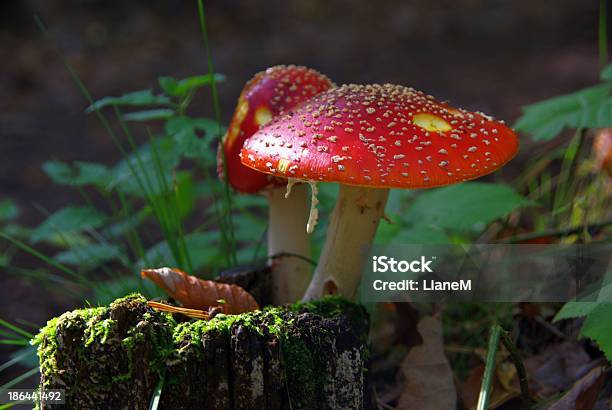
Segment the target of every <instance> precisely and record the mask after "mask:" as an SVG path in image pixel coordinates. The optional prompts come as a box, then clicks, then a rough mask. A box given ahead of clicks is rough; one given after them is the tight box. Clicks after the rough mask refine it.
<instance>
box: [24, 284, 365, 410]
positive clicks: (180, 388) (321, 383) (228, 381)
mask: <svg viewBox="0 0 612 410" xmlns="http://www.w3.org/2000/svg"><path fill="white" fill-rule="evenodd" d="M178 320H184V318H183V317H179V316H175V317H172V316H170V315H169V314H165V313H160V312H157V311H154V310H152V309H151V308H149V307H148V306H147V305H146V300H145V299H144V298H143V297H141V296H139V295H132V296H129V297H126V298H123V299H119V300H117V301H115V302H114V303H112V304H111V305H110V306H109V307H101V308H91V309H82V310H77V311H73V312H68V313H65V314H64V315H62V316H60V317H59V318H55V319H52V320H51V321H49V323H48V325H47V326H46V327H45V328H43V329H42V330H41V332H40V334H39V335H38V336H37V337H36V343H37V344H38V351H39V357H40V361H41V374H42V376H41V388H42V389H43V390H46V389H65V390H66V405H65V408H74V409H147V408H148V406H149V402H150V400H151V397H152V396H153V394H154V392H155V390H156V386H158V383H159V380H160V378H161V377H164V383H163V385H162V390H161V400H160V404H159V408H160V409H215V410H216V409H289V408H291V409H332V408H350V409H358V408H370V407H371V404H370V403H371V398H372V395H371V392H370V389H369V388H368V387H367V383H366V382H365V381H364V380H365V379H364V375H365V368H366V363H367V356H368V348H367V333H368V327H369V324H368V316H367V313H366V312H365V310H364V309H363V307H361V306H359V305H356V304H353V303H351V302H348V301H346V300H345V299H342V298H339V297H331V298H326V299H324V300H321V301H315V302H310V303H306V304H296V305H289V306H284V307H277V308H267V309H264V310H263V311H257V312H250V313H245V314H242V315H234V316H230V315H218V316H216V317H215V318H213V319H211V320H210V321H200V320H191V321H183V322H180V323H179V322H177V321H178ZM40 407H41V408H47V406H46V405H45V404H44V403H43V404H41V406H40Z"/></svg>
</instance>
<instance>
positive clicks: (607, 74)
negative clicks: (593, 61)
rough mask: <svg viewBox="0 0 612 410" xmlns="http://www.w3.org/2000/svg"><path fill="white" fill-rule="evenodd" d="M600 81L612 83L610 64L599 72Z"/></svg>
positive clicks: (611, 65) (611, 67)
mask: <svg viewBox="0 0 612 410" xmlns="http://www.w3.org/2000/svg"><path fill="white" fill-rule="evenodd" d="M601 79H602V80H604V81H612V64H608V65H607V66H605V67H604V68H603V70H601Z"/></svg>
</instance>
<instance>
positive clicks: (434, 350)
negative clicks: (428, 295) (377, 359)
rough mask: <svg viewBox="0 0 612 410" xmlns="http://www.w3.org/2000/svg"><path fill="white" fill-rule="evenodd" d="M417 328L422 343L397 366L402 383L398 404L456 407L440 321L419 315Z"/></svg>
mask: <svg viewBox="0 0 612 410" xmlns="http://www.w3.org/2000/svg"><path fill="white" fill-rule="evenodd" d="M417 330H418V332H419V334H420V335H421V337H422V338H423V343H422V344H420V345H418V346H414V347H413V348H412V349H410V351H409V352H408V354H407V355H406V357H405V358H404V360H403V361H402V364H401V368H400V375H401V376H403V378H404V380H405V385H404V388H403V390H402V394H401V395H400V399H399V403H398V406H397V408H398V409H403V410H428V409H432V410H445V409H453V410H454V409H456V408H457V392H456V390H455V384H454V382H453V372H452V370H451V367H450V365H449V363H448V360H447V359H446V356H445V355H444V342H443V339H442V322H441V321H440V320H439V319H436V318H434V317H431V316H426V317H424V318H422V319H421V321H420V322H419V324H418V325H417Z"/></svg>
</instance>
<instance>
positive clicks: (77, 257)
mask: <svg viewBox="0 0 612 410" xmlns="http://www.w3.org/2000/svg"><path fill="white" fill-rule="evenodd" d="M120 256H121V248H120V247H119V246H116V245H109V244H103V243H92V244H89V245H81V246H75V247H72V248H70V249H68V250H66V251H63V252H60V253H58V254H56V255H55V257H54V258H55V260H56V261H58V262H59V263H63V264H67V265H73V266H78V267H79V268H81V269H83V270H90V269H93V268H96V267H98V266H100V265H102V264H104V263H105V262H109V261H112V260H115V259H118V258H119V257H120Z"/></svg>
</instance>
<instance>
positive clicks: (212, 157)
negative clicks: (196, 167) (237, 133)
mask: <svg viewBox="0 0 612 410" xmlns="http://www.w3.org/2000/svg"><path fill="white" fill-rule="evenodd" d="M165 130H166V133H167V134H168V135H169V136H171V137H172V138H173V139H174V141H175V143H176V145H177V147H178V149H179V151H180V152H181V154H182V155H184V156H185V157H186V158H200V159H204V160H207V161H212V162H216V146H213V142H214V140H215V139H216V138H217V136H218V134H219V132H224V129H223V127H220V126H219V123H218V122H217V121H215V120H212V119H209V118H190V117H175V118H172V119H170V120H168V122H166V127H165ZM201 134H203V135H201Z"/></svg>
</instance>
